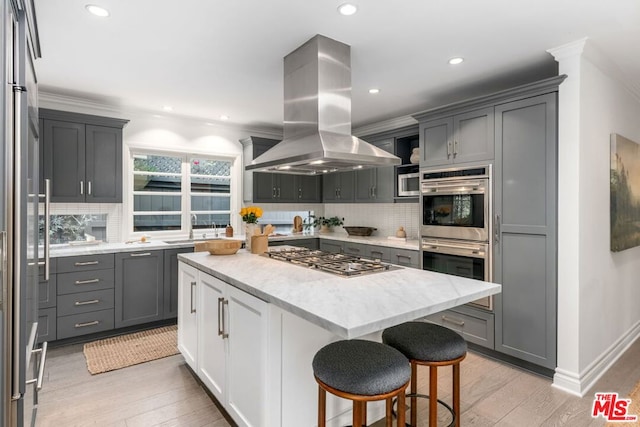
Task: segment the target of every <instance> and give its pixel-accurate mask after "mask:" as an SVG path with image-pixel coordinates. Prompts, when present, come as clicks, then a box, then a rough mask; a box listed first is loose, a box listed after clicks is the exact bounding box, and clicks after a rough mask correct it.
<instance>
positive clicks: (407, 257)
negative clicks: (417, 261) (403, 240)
mask: <svg viewBox="0 0 640 427" xmlns="http://www.w3.org/2000/svg"><path fill="white" fill-rule="evenodd" d="M396 256H397V257H398V258H405V259H408V260H411V257H410V256H407V255H402V254H396Z"/></svg>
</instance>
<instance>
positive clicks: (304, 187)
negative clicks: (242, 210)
mask: <svg viewBox="0 0 640 427" xmlns="http://www.w3.org/2000/svg"><path fill="white" fill-rule="evenodd" d="M240 142H241V143H242V145H243V155H244V159H245V160H244V162H245V166H246V165H248V164H249V163H250V162H251V160H253V159H255V158H256V157H258V156H260V155H261V154H263V153H264V152H266V151H267V150H268V149H270V148H271V147H273V146H274V145H276V144H277V143H278V142H279V141H278V140H275V139H269V138H260V137H256V136H251V137H249V138H245V139H242V140H240ZM243 180H244V191H243V194H242V198H243V200H244V201H245V202H253V203H306V202H308V203H319V202H321V201H322V191H321V188H322V178H321V177H320V176H304V175H291V174H278V173H266V172H251V171H246V170H245V171H244V175H243Z"/></svg>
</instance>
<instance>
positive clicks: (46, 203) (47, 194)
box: [44, 179, 51, 281]
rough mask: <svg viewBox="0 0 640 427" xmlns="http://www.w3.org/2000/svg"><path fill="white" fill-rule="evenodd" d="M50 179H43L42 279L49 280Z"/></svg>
mask: <svg viewBox="0 0 640 427" xmlns="http://www.w3.org/2000/svg"><path fill="white" fill-rule="evenodd" d="M50 208H51V180H50V179H45V180H44V262H45V264H44V280H46V281H48V280H49V273H50V270H51V236H50V232H51V218H50V213H51V212H50Z"/></svg>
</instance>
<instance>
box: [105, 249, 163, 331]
mask: <svg viewBox="0 0 640 427" xmlns="http://www.w3.org/2000/svg"><path fill="white" fill-rule="evenodd" d="M163 263H164V251H145V252H125V253H118V254H116V255H115V327H116V328H122V327H125V326H132V325H138V324H142V323H148V322H153V321H156V320H162V318H163V314H164V281H163V270H164V269H163Z"/></svg>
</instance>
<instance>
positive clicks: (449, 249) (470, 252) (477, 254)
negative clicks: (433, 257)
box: [422, 244, 487, 259]
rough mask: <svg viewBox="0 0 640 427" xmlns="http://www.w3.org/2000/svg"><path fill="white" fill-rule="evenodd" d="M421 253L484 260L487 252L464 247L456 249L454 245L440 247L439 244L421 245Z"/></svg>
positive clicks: (481, 249) (482, 249)
mask: <svg viewBox="0 0 640 427" xmlns="http://www.w3.org/2000/svg"><path fill="white" fill-rule="evenodd" d="M422 251H423V252H433V253H438V254H444V255H458V256H466V257H471V258H479V259H484V258H487V251H486V250H485V249H484V248H478V249H470V248H464V247H458V246H455V245H441V244H424V245H422Z"/></svg>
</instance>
